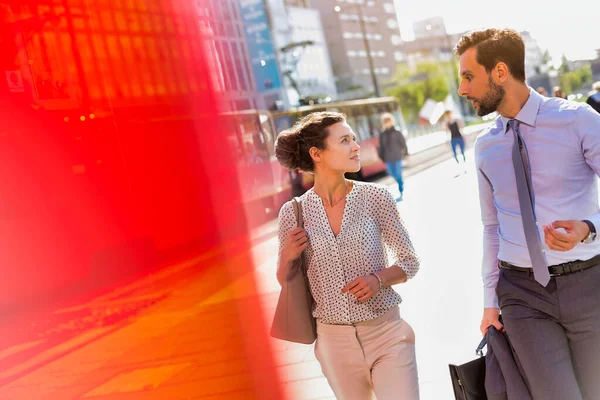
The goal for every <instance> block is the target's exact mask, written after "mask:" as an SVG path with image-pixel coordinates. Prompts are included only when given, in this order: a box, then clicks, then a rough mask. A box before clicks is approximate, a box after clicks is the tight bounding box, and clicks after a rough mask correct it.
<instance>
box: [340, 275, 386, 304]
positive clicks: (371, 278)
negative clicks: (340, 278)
mask: <svg viewBox="0 0 600 400" xmlns="http://www.w3.org/2000/svg"><path fill="white" fill-rule="evenodd" d="M346 292H350V293H352V294H353V295H354V296H356V298H357V299H358V301H367V300H368V299H370V298H371V297H373V296H375V295H376V294H377V293H378V292H379V279H377V277H376V276H375V275H371V274H369V275H364V276H359V277H358V278H356V279H355V280H353V281H352V282H350V283H349V284H347V285H346V286H344V288H343V289H342V293H346Z"/></svg>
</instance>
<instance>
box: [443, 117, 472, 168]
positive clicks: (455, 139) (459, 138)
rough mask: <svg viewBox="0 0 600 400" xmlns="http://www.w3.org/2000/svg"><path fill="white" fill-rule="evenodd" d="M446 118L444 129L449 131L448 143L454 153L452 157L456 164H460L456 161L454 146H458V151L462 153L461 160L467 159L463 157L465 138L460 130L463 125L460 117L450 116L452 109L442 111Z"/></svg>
mask: <svg viewBox="0 0 600 400" xmlns="http://www.w3.org/2000/svg"><path fill="white" fill-rule="evenodd" d="M444 116H445V118H446V131H447V132H450V145H451V146H452V153H453V154H454V159H455V160H456V163H457V164H460V162H459V161H458V155H457V153H456V148H457V147H458V148H460V153H461V155H462V159H463V162H466V161H467V159H466V157H465V139H464V138H463V135H462V132H461V131H460V130H461V128H462V127H463V122H462V121H461V120H460V119H455V118H454V117H453V116H452V111H450V110H448V111H446V112H445V113H444Z"/></svg>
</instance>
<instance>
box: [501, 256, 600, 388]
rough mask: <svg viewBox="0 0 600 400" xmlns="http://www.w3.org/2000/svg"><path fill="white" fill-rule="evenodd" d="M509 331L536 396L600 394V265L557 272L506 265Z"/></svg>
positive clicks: (503, 303)
mask: <svg viewBox="0 0 600 400" xmlns="http://www.w3.org/2000/svg"><path fill="white" fill-rule="evenodd" d="M496 293H497V294H498V299H499V302H500V308H501V310H502V318H503V321H504V326H505V328H506V332H507V334H508V336H509V338H510V341H511V343H512V345H513V346H514V349H515V352H516V353H517V356H518V357H519V359H520V361H521V363H522V365H523V370H524V372H525V375H526V379H527V381H528V383H529V386H530V389H531V393H532V395H533V398H534V399H535V400H554V399H556V400H580V399H585V400H599V399H600V265H596V266H594V267H591V268H589V269H587V270H585V271H582V272H576V273H573V274H570V275H566V276H559V277H553V278H551V280H550V283H548V286H547V287H545V288H544V287H542V286H541V285H540V284H539V283H537V282H536V281H535V280H534V278H533V275H530V274H529V273H527V272H520V271H512V270H504V269H501V270H500V279H499V281H498V286H497V288H496Z"/></svg>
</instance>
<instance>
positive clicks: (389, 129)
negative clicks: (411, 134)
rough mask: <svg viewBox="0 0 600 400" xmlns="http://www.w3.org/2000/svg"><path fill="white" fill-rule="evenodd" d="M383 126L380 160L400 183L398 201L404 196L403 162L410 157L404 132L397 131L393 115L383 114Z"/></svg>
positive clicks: (389, 173)
mask: <svg viewBox="0 0 600 400" xmlns="http://www.w3.org/2000/svg"><path fill="white" fill-rule="evenodd" d="M381 125H383V132H381V133H380V134H379V147H378V148H377V152H378V154H379V158H381V160H382V161H383V162H384V163H385V167H386V169H387V173H388V175H390V176H391V177H392V178H394V179H395V180H396V182H398V189H399V190H400V197H399V198H398V200H402V196H403V194H404V180H403V178H402V160H404V158H405V157H406V156H407V155H408V147H407V146H406V139H404V135H403V134H402V132H400V131H399V130H398V129H396V120H395V118H394V116H393V115H392V114H390V113H384V114H382V115H381Z"/></svg>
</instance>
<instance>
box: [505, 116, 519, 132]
mask: <svg viewBox="0 0 600 400" xmlns="http://www.w3.org/2000/svg"><path fill="white" fill-rule="evenodd" d="M508 126H509V127H510V129H512V130H513V132H514V133H516V134H519V133H518V129H519V121H518V120H516V119H511V120H510V121H508Z"/></svg>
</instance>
